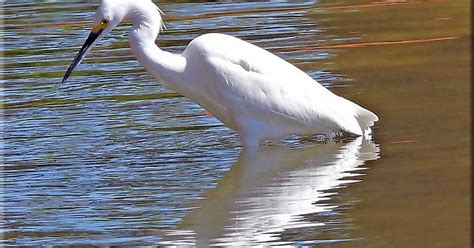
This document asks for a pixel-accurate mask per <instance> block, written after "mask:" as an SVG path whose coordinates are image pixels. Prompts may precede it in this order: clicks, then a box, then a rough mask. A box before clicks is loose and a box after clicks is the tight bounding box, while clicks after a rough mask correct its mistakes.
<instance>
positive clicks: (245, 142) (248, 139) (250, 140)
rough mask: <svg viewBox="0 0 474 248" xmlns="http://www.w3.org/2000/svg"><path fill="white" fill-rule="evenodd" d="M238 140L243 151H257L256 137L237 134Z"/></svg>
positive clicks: (257, 140)
mask: <svg viewBox="0 0 474 248" xmlns="http://www.w3.org/2000/svg"><path fill="white" fill-rule="evenodd" d="M239 138H240V143H241V145H242V148H243V149H244V150H258V147H259V145H260V140H259V138H258V137H257V136H255V135H248V134H244V133H239Z"/></svg>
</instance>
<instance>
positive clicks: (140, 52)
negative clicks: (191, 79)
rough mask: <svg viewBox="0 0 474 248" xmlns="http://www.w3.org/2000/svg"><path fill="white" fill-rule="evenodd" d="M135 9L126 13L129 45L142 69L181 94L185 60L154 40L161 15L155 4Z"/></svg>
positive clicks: (183, 83)
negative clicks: (129, 23) (163, 48)
mask: <svg viewBox="0 0 474 248" xmlns="http://www.w3.org/2000/svg"><path fill="white" fill-rule="evenodd" d="M150 7H151V8H145V9H135V10H134V12H131V13H129V16H130V18H131V19H132V21H133V26H132V28H131V30H130V36H129V41H130V48H131V49H132V52H133V54H134V55H135V57H137V59H138V60H139V61H140V63H141V64H142V65H143V67H145V69H146V70H147V71H148V72H150V73H151V74H152V75H153V76H155V77H156V78H158V79H160V80H161V81H162V83H164V84H165V85H166V86H168V87H169V88H171V89H172V90H175V91H177V92H178V93H181V91H183V87H185V86H186V85H185V82H184V80H182V76H181V75H182V74H183V71H184V69H185V67H186V59H185V58H184V57H182V56H181V55H179V54H173V53H170V52H166V51H163V50H161V49H160V48H159V47H158V46H157V45H156V43H155V40H156V38H157V36H158V33H159V31H160V28H161V25H162V24H161V15H160V13H159V11H158V9H157V8H156V6H154V5H153V6H150Z"/></svg>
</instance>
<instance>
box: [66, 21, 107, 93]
mask: <svg viewBox="0 0 474 248" xmlns="http://www.w3.org/2000/svg"><path fill="white" fill-rule="evenodd" d="M102 31H103V30H102V29H101V30H99V31H98V32H96V33H94V32H91V33H90V34H89V37H87V40H86V42H84V45H82V47H81V50H79V52H78V53H77V55H76V57H75V58H74V60H73V61H72V63H71V64H70V65H69V68H67V71H66V74H65V75H64V77H63V81H62V82H61V84H63V83H64V82H65V81H66V80H67V79H68V78H69V76H71V74H72V73H73V72H74V69H76V67H77V66H78V65H79V64H80V63H81V62H82V60H83V59H84V58H85V57H86V55H87V53H89V50H90V49H91V48H92V45H93V44H94V43H95V41H96V40H97V38H99V36H100V34H101V33H102Z"/></svg>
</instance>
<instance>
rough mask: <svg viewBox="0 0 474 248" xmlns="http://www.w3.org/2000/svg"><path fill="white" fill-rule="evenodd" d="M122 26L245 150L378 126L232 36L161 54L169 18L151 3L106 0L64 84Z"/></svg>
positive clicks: (152, 68)
mask: <svg viewBox="0 0 474 248" xmlns="http://www.w3.org/2000/svg"><path fill="white" fill-rule="evenodd" d="M122 20H131V21H132V22H133V26H132V28H131V31H130V37H129V39H130V46H131V49H132V51H133V53H134V55H135V56H136V57H137V58H138V60H139V61H140V63H141V64H142V65H143V66H144V67H145V68H146V69H147V70H148V71H149V72H150V73H151V74H153V75H154V76H155V77H157V78H158V79H160V81H161V82H162V83H164V84H165V85H166V86H168V87H169V88H171V89H172V90H175V91H176V92H178V93H180V94H182V95H184V96H186V97H189V98H190V99H192V100H193V101H195V102H196V103H198V104H199V105H201V106H202V107H203V108H205V109H206V110H207V111H209V112H210V113H211V114H212V115H214V116H215V117H216V118H217V119H219V120H220V121H222V122H223V123H224V124H225V125H227V126H229V127H230V128H232V129H234V130H236V131H237V132H238V133H239V135H240V139H241V141H242V146H243V147H244V148H256V147H258V146H259V144H260V142H261V141H262V140H267V139H270V140H275V139H280V138H283V137H285V136H287V135H289V134H300V135H308V134H325V135H334V134H337V133H340V132H347V133H351V134H355V135H364V134H365V133H366V132H368V131H370V126H372V125H373V124H374V122H375V121H377V120H378V117H377V116H376V115H375V114H374V113H372V112H370V111H368V110H366V109H364V108H362V107H360V106H359V105H357V104H355V103H353V102H351V101H349V100H346V99H344V98H342V97H339V96H337V95H335V94H333V93H332V92H330V91H329V90H328V89H326V88H325V87H323V86H322V85H320V84H319V83H317V82H316V81H315V80H313V79H312V78H311V77H309V76H308V75H307V74H306V73H305V72H303V71H301V70H300V69H298V68H297V67H295V66H293V65H292V64H290V63H288V62H286V61H285V60H283V59H281V58H279V57H278V56H276V55H274V54H272V53H270V52H268V51H266V50H264V49H262V48H259V47H257V46H255V45H252V44H250V43H248V42H245V41H243V40H240V39H238V38H235V37H232V36H229V35H224V34H205V35H202V36H199V37H198V38H196V39H194V40H193V41H192V42H191V43H190V44H189V45H188V46H187V48H186V49H185V51H184V52H183V53H182V54H172V53H169V52H166V51H163V50H161V49H160V48H158V46H156V44H155V40H156V38H157V35H158V33H159V31H160V27H162V19H161V15H160V11H159V9H158V8H157V7H156V6H155V5H154V4H153V2H151V1H149V0H103V1H102V2H101V3H100V5H99V8H98V10H97V12H96V18H95V24H94V29H93V32H92V33H91V36H93V35H94V34H95V35H96V37H95V39H93V38H94V37H92V38H91V36H90V37H89V39H88V41H89V43H90V44H89V45H88V46H86V45H87V43H88V41H86V44H85V45H84V47H83V49H81V51H80V52H79V54H78V55H77V56H76V59H75V61H74V62H73V64H72V65H71V66H70V68H69V69H68V72H67V73H66V75H65V77H64V79H63V81H64V80H66V79H67V77H68V76H69V75H70V74H71V73H72V71H73V70H74V68H75V66H76V65H77V64H79V63H80V61H81V60H82V59H83V58H84V57H85V55H86V54H87V52H88V51H89V50H90V48H91V47H92V46H93V45H94V44H95V42H96V40H97V39H98V38H100V37H101V36H103V35H105V34H107V33H108V32H110V31H111V30H112V29H113V28H114V27H115V26H116V25H118V24H119V23H120V22H121V21H122ZM104 22H105V24H104Z"/></svg>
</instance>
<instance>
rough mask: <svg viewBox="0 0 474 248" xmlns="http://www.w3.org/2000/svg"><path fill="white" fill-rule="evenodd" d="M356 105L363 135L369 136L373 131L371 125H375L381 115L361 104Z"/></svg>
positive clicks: (356, 113)
mask: <svg viewBox="0 0 474 248" xmlns="http://www.w3.org/2000/svg"><path fill="white" fill-rule="evenodd" d="M355 105H356V104H355ZM355 107H356V110H355V118H356V120H357V122H358V123H359V126H360V129H361V130H362V135H364V136H368V135H370V133H371V132H372V130H371V129H370V127H371V126H373V125H374V123H375V122H376V121H378V120H379V117H378V116H377V115H376V114H374V113H373V112H371V111H369V110H367V109H365V108H363V107H361V106H359V105H356V106H355Z"/></svg>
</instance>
